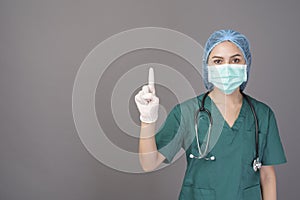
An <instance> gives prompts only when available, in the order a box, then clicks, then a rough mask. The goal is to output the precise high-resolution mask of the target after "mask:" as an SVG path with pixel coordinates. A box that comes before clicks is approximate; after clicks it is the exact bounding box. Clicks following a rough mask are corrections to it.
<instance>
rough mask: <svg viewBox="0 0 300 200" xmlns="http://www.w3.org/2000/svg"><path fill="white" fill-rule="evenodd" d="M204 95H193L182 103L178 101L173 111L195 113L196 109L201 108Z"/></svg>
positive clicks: (178, 113)
mask: <svg viewBox="0 0 300 200" xmlns="http://www.w3.org/2000/svg"><path fill="white" fill-rule="evenodd" d="M203 95H204V94H199V95H198V96H195V97H191V98H189V99H187V100H184V101H183V102H181V103H177V104H176V105H175V106H174V107H173V108H172V111H171V112H173V113H175V114H176V115H180V114H190V113H194V112H195V110H196V109H198V108H199V105H200V104H201V99H202V97H203ZM187 116H188V115H187Z"/></svg>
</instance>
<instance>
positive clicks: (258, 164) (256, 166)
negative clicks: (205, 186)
mask: <svg viewBox="0 0 300 200" xmlns="http://www.w3.org/2000/svg"><path fill="white" fill-rule="evenodd" d="M209 92H210V91H207V92H206V93H205V94H204V96H203V99H202V102H201V106H200V108H199V109H198V110H197V111H196V113H195V130H196V137H197V143H198V144H197V145H198V150H199V154H200V157H195V156H193V155H192V154H191V155H190V157H191V158H198V159H202V158H204V157H205V156H206V154H207V148H208V142H209V137H210V131H211V130H210V128H211V127H212V125H213V119H212V116H211V113H210V111H209V110H208V109H206V108H205V107H204V104H205V99H206V97H207V96H208V94H209ZM241 94H242V95H243V97H244V98H246V100H247V102H248V104H249V106H250V108H251V111H252V114H253V117H254V121H255V151H256V158H255V159H254V161H253V170H254V171H257V169H260V168H261V165H262V164H261V162H260V159H259V138H258V137H259V136H258V119H257V115H256V112H255V110H254V106H253V104H252V103H251V101H250V99H249V97H248V96H247V95H246V94H245V93H243V92H241ZM200 112H205V113H206V114H207V115H208V118H209V124H210V125H209V133H208V134H209V135H208V139H207V144H206V147H205V151H204V154H202V153H201V150H200V147H199V146H200V144H199V140H198V131H197V129H198V126H197V124H198V115H199V114H200ZM205 159H206V160H215V157H214V156H212V157H211V159H208V158H205Z"/></svg>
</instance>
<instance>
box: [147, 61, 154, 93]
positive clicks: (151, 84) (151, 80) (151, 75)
mask: <svg viewBox="0 0 300 200" xmlns="http://www.w3.org/2000/svg"><path fill="white" fill-rule="evenodd" d="M148 84H149V89H150V91H151V92H152V93H153V94H155V87H154V70H153V68H152V67H150V68H149V75H148Z"/></svg>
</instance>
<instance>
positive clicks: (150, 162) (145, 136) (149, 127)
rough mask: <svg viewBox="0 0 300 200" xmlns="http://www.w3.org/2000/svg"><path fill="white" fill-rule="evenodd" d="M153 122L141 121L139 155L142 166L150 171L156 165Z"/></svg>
mask: <svg viewBox="0 0 300 200" xmlns="http://www.w3.org/2000/svg"><path fill="white" fill-rule="evenodd" d="M154 135H155V123H150V124H148V123H143V122H142V123H141V132H140V140H139V156H140V163H141V165H142V168H143V169H144V170H145V171H151V170H152V169H154V168H155V167H157V164H158V163H157V156H158V154H157V147H156V142H155V137H154Z"/></svg>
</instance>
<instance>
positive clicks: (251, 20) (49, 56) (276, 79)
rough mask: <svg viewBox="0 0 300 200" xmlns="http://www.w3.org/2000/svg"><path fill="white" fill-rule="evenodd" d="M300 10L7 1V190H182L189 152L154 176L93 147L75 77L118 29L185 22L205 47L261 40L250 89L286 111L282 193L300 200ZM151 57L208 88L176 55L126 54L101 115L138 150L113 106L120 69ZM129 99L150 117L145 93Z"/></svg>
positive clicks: (84, 193)
mask: <svg viewBox="0 0 300 200" xmlns="http://www.w3.org/2000/svg"><path fill="white" fill-rule="evenodd" d="M299 8H300V3H299V1H296V0H286V1H279V0H267V1H259V0H252V1H246V0H245V1H240V0H222V1H214V0H212V1H200V0H197V1H196V0H195V1H191V0H188V1H175V0H153V1H146V0H110V1H71V0H60V1H57V0H53V1H45V0H44V1H42V0H40V1H38V0H35V1H34V0H19V1H17V0H9V1H8V0H6V1H5V0H2V1H1V2H0V67H1V68H0V69H1V71H0V94H1V99H0V109H1V110H0V111H1V114H0V117H1V118H0V123H1V124H0V127H1V128H0V134H1V139H0V162H1V163H0V199H1V200H2V199H3V200H15V199H22V200H27V199H28V200H29V199H30V200H35V199H36V200H38V199H43V200H47V199H49V200H50V199H51V200H53V199H59V200H60V199H65V200H66V199H68V200H69V199H72V200H75V199H88V200H94V199H119V198H122V199H176V198H177V196H178V194H179V191H180V187H181V183H182V179H183V176H184V171H185V157H184V156H183V157H181V158H180V159H178V160H177V161H176V162H175V163H174V164H172V165H170V166H169V167H167V168H164V169H162V170H159V171H155V172H151V173H147V174H129V173H124V172H120V171H116V170H114V169H111V168H109V167H107V166H105V165H103V164H102V163H100V162H99V161H97V160H96V159H95V158H94V157H93V156H91V155H90V154H89V152H88V151H87V150H86V149H85V147H84V146H83V144H82V143H81V141H80V139H79V137H78V134H77V132H76V129H75V125H74V122H73V118H72V87H73V82H74V79H75V76H76V73H77V70H78V69H79V66H80V64H81V63H82V61H83V59H84V58H85V57H86V56H87V54H88V53H89V52H90V51H91V50H92V49H93V48H94V47H95V46H96V45H97V44H98V43H100V42H101V41H103V40H105V39H106V38H108V37H110V36H111V35H113V34H116V33H119V32H121V31H124V30H128V29H131V28H136V27H145V26H156V27H165V28H170V29H174V30H177V31H180V32H182V33H184V34H186V35H189V36H190V37H192V38H194V39H195V40H197V41H198V42H199V43H201V44H203V45H204V43H205V41H206V39H207V38H208V36H209V35H210V34H211V33H212V32H213V31H214V30H217V29H221V28H232V29H236V30H238V31H240V32H242V33H244V34H245V35H246V36H247V37H248V38H249V40H250V42H251V47H252V54H253V62H252V70H251V77H250V80H249V83H248V86H247V88H246V92H247V93H248V94H250V95H252V96H253V97H255V98H257V99H259V100H261V101H263V102H266V103H267V104H268V105H269V106H270V107H271V108H272V109H273V110H274V112H275V114H276V117H277V121H278V126H279V129H280V133H281V138H282V142H283V144H284V148H285V151H286V155H287V159H288V163H287V164H285V165H280V166H276V171H277V180H278V195H279V196H278V199H296V198H298V197H299V195H300V192H299V189H298V188H299V187H298V181H299V178H300V176H299V172H298V170H297V169H298V166H299V154H298V153H299V151H300V146H299V132H298V127H299V120H300V118H299V112H300V109H299V104H298V99H299V89H298V86H299V83H297V80H299V77H298V76H299V74H300V68H299V62H298V61H299V45H300V39H299V31H300V25H299V19H300V13H299ZM200 60H201V55H199V62H200ZM148 62H157V63H163V64H166V65H169V66H172V67H174V68H175V69H177V70H179V71H180V72H181V73H182V74H184V75H185V76H187V77H188V78H189V80H190V81H191V83H192V84H193V87H194V88H195V91H196V92H199V93H200V92H203V91H204V88H203V84H202V80H201V77H199V76H197V75H194V73H193V69H192V67H191V66H189V64H188V63H186V62H185V61H184V60H182V59H180V58H179V57H178V56H175V55H173V54H171V53H168V52H162V51H159V50H141V51H136V52H131V53H129V54H128V55H125V56H122V57H120V58H119V59H118V60H116V61H115V62H114V63H113V64H112V65H111V66H110V67H109V69H108V70H107V72H106V74H105V76H103V79H101V81H100V82H99V86H98V89H97V94H96V107H97V115H98V117H99V121H100V123H101V124H105V128H104V129H105V131H106V133H109V134H108V137H109V138H110V139H111V141H113V142H114V143H115V144H117V145H118V146H120V147H121V148H123V149H126V150H130V151H135V152H137V148H138V143H137V142H138V140H137V139H136V138H131V137H128V136H127V135H126V134H124V133H122V131H121V130H119V129H118V128H117V127H116V124H115V123H114V122H113V120H112V117H111V111H110V109H109V108H110V107H109V106H107V105H109V95H110V93H111V89H112V87H113V85H114V83H115V82H116V80H117V79H118V77H120V76H121V75H122V74H124V73H126V71H128V70H129V69H130V68H132V67H133V66H136V65H138V64H143V63H148ZM157 93H158V94H160V96H159V97H160V98H161V103H162V104H164V105H165V107H166V108H167V110H169V109H170V108H171V107H172V105H174V104H175V103H177V102H176V100H170V98H168V97H169V96H174V94H172V93H171V92H170V91H168V89H167V88H165V87H162V86H161V87H159V86H158V88H157ZM129 107H130V110H131V114H132V118H134V120H135V121H136V123H138V115H137V110H136V108H135V106H134V103H133V101H131V104H130V106H129ZM104 113H105V115H104ZM108 153H109V152H108Z"/></svg>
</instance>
